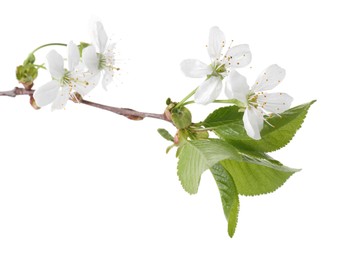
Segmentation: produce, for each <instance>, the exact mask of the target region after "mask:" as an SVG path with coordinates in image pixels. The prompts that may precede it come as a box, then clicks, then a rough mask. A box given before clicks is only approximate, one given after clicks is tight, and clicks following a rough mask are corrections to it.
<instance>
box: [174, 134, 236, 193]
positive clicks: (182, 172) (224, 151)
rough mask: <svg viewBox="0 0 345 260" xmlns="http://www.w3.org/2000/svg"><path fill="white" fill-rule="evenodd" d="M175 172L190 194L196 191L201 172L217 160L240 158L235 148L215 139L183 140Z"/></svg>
mask: <svg viewBox="0 0 345 260" xmlns="http://www.w3.org/2000/svg"><path fill="white" fill-rule="evenodd" d="M178 159H179V160H178V164H177V174H178V176H179V179H180V181H181V184H182V187H183V188H184V189H185V190H186V191H187V192H188V193H190V194H195V193H197V192H198V187H199V183H200V178H201V174H202V173H203V172H204V171H205V170H207V169H209V168H210V167H212V166H213V165H214V164H216V163H217V162H219V161H222V160H225V159H235V160H240V159H241V157H240V156H239V155H238V152H237V150H236V149H235V148H234V147H233V146H232V145H231V144H229V143H226V142H224V141H222V140H217V139H207V140H192V141H187V140H186V141H185V142H184V144H183V146H181V147H179V149H178Z"/></svg>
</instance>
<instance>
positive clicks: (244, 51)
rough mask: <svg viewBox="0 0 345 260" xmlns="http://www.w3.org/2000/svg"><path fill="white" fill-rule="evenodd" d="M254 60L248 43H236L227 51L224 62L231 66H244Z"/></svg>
mask: <svg viewBox="0 0 345 260" xmlns="http://www.w3.org/2000/svg"><path fill="white" fill-rule="evenodd" d="M251 60H252V53H251V52H250V49H249V45H248V44H241V45H236V46H234V47H232V48H230V49H228V51H227V52H226V54H225V56H224V60H223V62H224V64H225V65H226V66H227V67H231V68H242V67H244V66H247V65H248V64H249V63H250V62H251Z"/></svg>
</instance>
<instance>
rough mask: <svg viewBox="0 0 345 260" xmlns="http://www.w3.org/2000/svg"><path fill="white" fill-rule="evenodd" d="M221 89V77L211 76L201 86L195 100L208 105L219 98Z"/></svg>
mask: <svg viewBox="0 0 345 260" xmlns="http://www.w3.org/2000/svg"><path fill="white" fill-rule="evenodd" d="M221 90H222V80H221V79H220V78H219V77H210V78H209V79H207V80H205V81H204V82H203V83H202V84H201V85H200V86H199V88H198V90H197V91H196V93H195V95H194V100H195V102H196V103H198V104H203V105H207V104H209V103H211V102H213V101H214V100H215V99H217V97H218V96H219V94H220V92H221Z"/></svg>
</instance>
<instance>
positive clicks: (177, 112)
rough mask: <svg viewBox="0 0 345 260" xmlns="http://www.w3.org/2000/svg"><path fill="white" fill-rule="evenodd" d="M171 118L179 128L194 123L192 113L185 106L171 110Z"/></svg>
mask: <svg viewBox="0 0 345 260" xmlns="http://www.w3.org/2000/svg"><path fill="white" fill-rule="evenodd" d="M171 119H172V121H173V123H174V125H175V126H176V127H177V128H178V129H185V128H187V127H188V126H190V125H191V123H192V114H191V113H190V111H189V110H188V109H187V108H185V107H181V108H174V109H172V111H171Z"/></svg>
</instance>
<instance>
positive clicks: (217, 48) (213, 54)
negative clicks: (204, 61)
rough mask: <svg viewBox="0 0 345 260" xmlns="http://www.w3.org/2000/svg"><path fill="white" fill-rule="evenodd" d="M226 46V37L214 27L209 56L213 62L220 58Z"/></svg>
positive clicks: (210, 36) (210, 39)
mask: <svg viewBox="0 0 345 260" xmlns="http://www.w3.org/2000/svg"><path fill="white" fill-rule="evenodd" d="M224 44H225V35H224V33H223V32H222V31H221V30H220V29H219V28H218V27H217V26H214V27H212V28H211V29H210V34H209V40H208V46H207V50H208V54H209V55H210V58H211V60H212V61H215V60H217V59H219V58H220V55H221V51H222V49H223V47H224Z"/></svg>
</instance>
